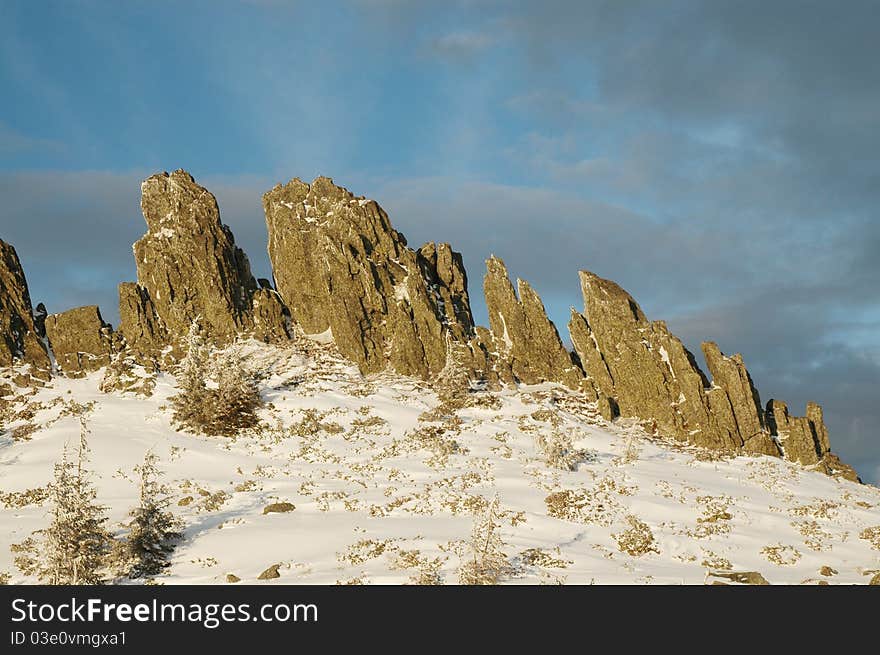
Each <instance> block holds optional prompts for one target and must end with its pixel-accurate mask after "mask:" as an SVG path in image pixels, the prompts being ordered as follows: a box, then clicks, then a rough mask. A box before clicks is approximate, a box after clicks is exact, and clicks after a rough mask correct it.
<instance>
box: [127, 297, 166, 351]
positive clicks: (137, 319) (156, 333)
mask: <svg viewBox="0 0 880 655" xmlns="http://www.w3.org/2000/svg"><path fill="white" fill-rule="evenodd" d="M119 332H120V334H122V336H123V337H124V338H125V342H126V344H127V346H128V348H129V349H130V350H131V351H132V352H133V353H134V354H136V355H139V356H141V357H144V356H149V355H153V354H156V353H158V352H159V351H161V350H162V348H163V347H164V345H165V344H166V343H167V341H168V335H167V334H166V332H165V329H164V327H163V326H162V324H161V323H160V322H159V317H158V315H157V314H156V307H155V306H154V305H153V301H152V300H151V299H150V293H149V292H148V291H147V290H146V289H144V288H143V287H141V286H138V285H137V284H135V283H134V282H123V283H122V284H120V285H119Z"/></svg>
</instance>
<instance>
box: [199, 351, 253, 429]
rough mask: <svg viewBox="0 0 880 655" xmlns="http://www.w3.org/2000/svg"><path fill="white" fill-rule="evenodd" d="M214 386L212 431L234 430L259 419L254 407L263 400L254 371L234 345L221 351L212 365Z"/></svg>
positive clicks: (250, 424)
mask: <svg viewBox="0 0 880 655" xmlns="http://www.w3.org/2000/svg"><path fill="white" fill-rule="evenodd" d="M215 377H216V380H217V389H216V390H214V392H215V396H216V402H215V411H214V416H213V417H212V421H211V428H212V431H214V432H215V433H216V434H223V433H225V432H229V431H231V432H233V433H237V432H239V431H240V430H244V429H247V428H252V427H254V426H255V425H257V424H258V423H259V418H258V417H257V410H258V409H259V408H260V406H261V405H262V404H263V401H262V398H261V397H260V390H259V388H258V387H257V383H256V380H255V379H254V375H253V374H252V373H251V372H250V371H248V370H247V368H245V365H244V362H243V361H242V358H241V355H240V354H239V353H238V352H236V351H235V350H234V349H229V350H227V351H225V352H224V353H223V354H222V355H221V356H220V358H219V359H218V360H217V364H216V367H215Z"/></svg>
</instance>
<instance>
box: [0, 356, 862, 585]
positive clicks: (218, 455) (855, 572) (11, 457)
mask: <svg viewBox="0 0 880 655" xmlns="http://www.w3.org/2000/svg"><path fill="white" fill-rule="evenodd" d="M236 347H238V348H241V349H242V351H243V353H244V354H245V355H246V356H247V359H248V362H249V364H250V366H251V367H253V368H254V369H255V370H258V371H261V372H262V373H263V379H262V380H261V383H260V387H261V391H262V394H263V397H264V399H265V400H266V402H267V405H266V407H265V408H264V409H263V410H261V417H262V418H263V419H264V422H265V425H264V426H263V427H262V428H260V429H257V430H254V431H252V432H249V433H247V434H245V435H243V436H239V437H237V438H234V439H231V438H229V439H227V438H209V437H199V436H194V435H191V434H186V433H181V432H177V431H176V430H175V429H174V428H173V427H172V425H171V422H170V410H169V409H167V408H166V407H165V405H166V404H167V399H168V398H169V396H171V395H173V394H174V393H176V389H175V386H174V385H175V381H174V378H173V377H172V376H170V375H168V374H160V375H159V376H158V377H157V380H156V388H155V393H154V395H153V396H151V397H149V398H144V397H140V396H136V395H133V394H124V395H123V394H118V393H116V394H107V393H102V392H100V391H98V384H99V382H100V380H101V373H96V374H92V375H90V376H88V377H86V378H83V379H78V380H71V379H65V378H60V377H59V378H54V379H53V380H52V381H51V382H50V383H48V385H47V386H46V387H45V388H41V389H39V390H37V392H36V394H35V395H33V396H27V395H26V394H25V393H24V390H23V389H18V390H17V393H18V395H17V396H16V399H15V403H16V404H15V410H16V411H15V412H14V413H13V415H14V417H15V418H14V420H12V421H8V422H7V423H6V424H5V430H6V431H5V432H4V433H3V434H2V437H0V575H3V574H7V575H8V576H9V580H10V582H12V583H27V582H34V580H30V579H27V578H25V577H24V576H22V575H21V574H20V573H19V572H18V570H17V569H16V567H15V565H14V562H13V559H14V554H13V553H11V552H10V550H9V546H10V545H11V544H13V543H18V542H21V541H22V540H24V539H25V538H26V537H27V536H28V535H30V533H31V532H32V531H34V530H36V529H39V528H42V527H45V525H46V524H47V517H46V511H47V509H48V507H47V506H45V505H43V504H41V502H40V492H39V489H40V488H41V487H42V486H44V485H45V484H46V483H47V482H48V481H49V479H50V476H51V472H52V465H53V463H54V462H55V461H56V460H58V459H60V457H61V452H62V448H63V446H64V444H65V442H68V441H70V442H73V443H75V442H76V439H77V438H78V434H79V432H78V423H77V421H76V418H75V417H72V416H64V415H63V412H64V408H65V404H66V403H69V402H70V401H71V400H75V401H76V402H78V403H92V402H93V403H94V405H93V407H92V409H91V411H90V414H89V422H88V424H89V428H90V430H91V435H90V439H89V443H90V446H91V451H92V461H91V469H92V470H93V471H94V472H95V475H96V478H95V481H96V484H97V487H98V490H99V500H100V501H101V502H102V503H104V504H106V505H107V506H108V507H109V508H110V517H111V522H112V523H113V524H114V527H115V525H116V524H117V523H119V522H120V521H121V520H123V518H124V517H125V515H126V513H127V512H128V510H129V509H130V508H131V507H132V506H133V505H134V504H135V503H136V499H137V487H136V485H135V484H134V481H133V480H134V476H133V467H134V466H135V465H137V464H139V463H140V462H141V461H142V459H143V456H144V453H145V452H146V451H147V450H148V449H153V450H154V452H155V453H156V454H157V455H158V456H159V458H160V466H161V467H162V468H163V469H164V471H165V480H164V481H165V483H166V484H168V485H169V486H170V487H171V488H172V490H173V496H174V499H175V503H176V504H175V505H174V506H173V510H174V512H175V514H176V515H178V516H179V517H180V518H181V519H183V521H184V522H185V525H186V527H185V537H184V539H183V540H182V542H181V543H180V544H179V546H178V547H177V549H176V550H175V552H174V554H173V556H172V564H171V566H170V567H169V569H168V570H167V572H166V573H163V574H162V575H160V576H158V577H157V579H156V581H157V582H160V583H165V584H175V583H199V584H217V583H222V584H226V583H227V575H229V574H232V575H234V576H236V577H237V578H239V579H241V580H242V581H243V582H247V583H253V582H256V581H257V578H258V576H260V574H261V573H262V572H264V571H265V570H266V569H268V568H270V567H271V566H272V565H275V564H278V565H280V566H279V567H278V573H279V574H280V577H278V578H276V579H274V580H269V581H266V582H265V584H284V583H307V584H308V583H316V584H334V583H337V582H340V583H349V582H354V583H358V582H363V583H406V582H412V581H416V580H419V579H420V580H422V581H424V580H426V579H432V580H438V581H441V582H444V583H456V582H457V581H458V576H457V571H458V568H459V565H460V564H461V562H462V561H464V560H465V559H466V558H467V557H468V554H469V551H468V549H467V541H468V539H469V537H470V533H471V528H472V526H473V523H474V516H475V514H477V515H479V513H480V512H481V511H482V510H483V509H484V508H485V507H486V504H487V502H488V501H489V500H490V499H491V498H493V497H494V496H495V495H496V494H497V497H498V500H499V505H500V510H501V523H502V527H501V538H502V540H503V542H504V550H505V553H506V555H507V556H508V559H509V561H510V564H511V570H510V573H509V574H508V575H507V576H505V578H504V579H503V582H504V583H511V584H517V583H530V584H535V583H541V582H545V583H566V584H589V583H593V582H595V583H598V584H602V583H616V584H621V583H623V584H627V583H658V584H681V583H684V584H703V583H705V582H706V581H707V580H708V581H711V580H713V579H716V578H715V577H714V574H716V573H719V572H721V573H723V572H725V571H756V572H759V573H760V574H761V575H762V576H763V577H764V578H765V579H766V580H768V581H769V582H771V583H773V584H777V583H788V584H799V583H804V582H808V583H815V582H818V581H820V580H821V581H827V582H828V583H830V584H835V583H847V584H865V583H867V582H868V581H869V580H870V579H871V578H872V577H873V576H874V575H875V574H876V573H877V572H878V571H880V490H878V489H877V488H875V487H872V486H868V485H859V484H856V483H852V482H848V481H846V480H842V479H835V478H832V477H829V476H827V475H824V474H822V473H819V472H815V471H810V470H807V469H805V468H803V467H801V466H799V465H797V464H792V463H790V462H786V461H784V460H782V459H780V458H774V457H767V456H761V457H735V458H734V457H729V458H728V457H724V456H722V455H720V454H718V453H717V452H716V453H712V452H708V451H704V450H700V449H697V448H694V447H690V446H682V445H680V444H677V443H675V442H672V441H662V440H658V439H656V438H650V437H649V436H648V435H647V434H646V433H645V431H644V430H643V429H642V428H641V427H640V426H639V425H638V424H637V423H636V422H635V421H632V420H622V419H619V420H617V421H616V422H614V423H613V424H609V423H607V422H606V421H605V420H604V419H602V418H601V417H600V416H599V415H598V413H597V411H596V408H595V406H594V405H593V404H591V403H587V402H585V401H584V400H583V397H582V396H581V395H579V394H576V393H573V392H571V391H568V390H566V389H565V388H564V387H561V386H559V385H553V384H542V385H536V386H529V387H520V388H519V389H512V388H508V389H505V390H503V391H500V392H484V391H481V392H477V393H474V394H471V398H470V399H469V400H468V402H467V403H465V404H464V405H463V406H462V407H460V408H457V409H455V410H454V411H452V410H450V409H449V408H446V409H445V410H444V409H441V410H438V405H440V403H439V400H438V398H437V396H436V395H435V394H434V392H433V391H431V390H430V388H429V387H428V386H427V385H426V384H425V383H422V382H419V381H416V380H413V379H411V378H405V377H400V376H394V375H389V374H383V375H380V376H373V377H370V378H364V377H362V376H361V375H360V373H359V372H358V371H357V369H356V368H355V367H354V366H352V365H350V364H347V363H345V362H344V361H343V360H341V359H340V358H339V357H338V356H336V355H335V354H333V348H332V347H330V346H321V345H318V344H311V345H308V346H304V345H303V344H302V343H299V344H298V345H296V346H291V347H285V348H279V347H271V346H265V345H262V344H258V343H256V342H247V343H244V344H239V345H238V346H236ZM6 381H8V380H0V383H2V382H6ZM7 399H9V398H7ZM552 438H560V439H563V440H565V439H570V441H571V445H572V446H573V447H574V448H576V449H579V450H583V451H584V453H583V455H584V456H583V458H582V459H583V461H582V462H581V463H580V464H578V465H577V467H576V470H573V471H568V470H561V469H559V468H554V467H553V466H551V465H550V464H548V458H547V456H546V455H545V454H544V452H543V451H542V449H541V447H540V446H539V445H538V442H539V441H540V440H541V439H545V440H546V439H552ZM29 489H30V490H36V491H32V492H31V493H30V494H27V490H29ZM33 501H36V502H33ZM278 503H290V504H292V505H293V506H294V507H295V509H293V510H292V511H282V512H270V513H264V510H265V509H266V508H267V507H268V506H270V505H272V504H278ZM832 571H834V573H832Z"/></svg>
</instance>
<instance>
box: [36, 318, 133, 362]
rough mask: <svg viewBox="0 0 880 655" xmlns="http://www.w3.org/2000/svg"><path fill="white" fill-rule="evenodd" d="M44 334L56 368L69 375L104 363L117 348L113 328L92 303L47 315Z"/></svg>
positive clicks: (108, 360)
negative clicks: (53, 356)
mask: <svg viewBox="0 0 880 655" xmlns="http://www.w3.org/2000/svg"><path fill="white" fill-rule="evenodd" d="M46 337H47V339H48V341H49V345H50V347H51V348H52V353H53V354H54V355H55V362H56V364H57V366H58V368H59V369H60V370H61V372H63V373H64V374H66V375H69V376H73V377H77V376H81V375H84V374H85V373H88V372H90V371H96V370H98V369H99V368H101V367H103V366H107V365H108V364H110V359H111V357H112V356H113V354H114V353H115V352H117V350H118V339H116V338H115V336H114V333H113V328H112V327H111V326H110V325H109V324H108V323H105V322H104V319H103V318H101V312H100V310H99V309H98V307H97V306H96V305H88V306H86V307H77V308H76V309H69V310H67V311H66V312H62V313H60V314H51V315H49V316H47V317H46Z"/></svg>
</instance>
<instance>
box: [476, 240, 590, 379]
mask: <svg viewBox="0 0 880 655" xmlns="http://www.w3.org/2000/svg"><path fill="white" fill-rule="evenodd" d="M517 290H518V291H519V297H517V293H516V292H515V291H514V289H513V285H512V284H511V283H510V278H509V277H508V275H507V268H506V267H505V266H504V262H503V261H501V260H500V259H498V258H497V257H491V258H490V259H489V260H488V261H487V262H486V277H485V278H484V280H483V291H484V293H485V295H486V308H487V309H488V311H489V326H490V328H491V330H492V342H493V344H494V352H495V353H496V356H497V358H498V359H499V360H501V361H502V362H503V363H504V364H505V365H506V367H509V369H510V371H511V373H512V374H513V377H514V378H515V379H516V380H517V381H520V382H523V383H525V384H537V383H539V382H546V381H550V382H559V383H561V384H564V385H566V386H568V387H570V388H572V389H579V388H580V386H581V382H582V380H583V377H584V374H583V371H582V370H581V369H580V367H579V366H578V365H577V363H576V362H574V361H573V360H572V356H571V353H569V352H568V350H566V348H565V346H564V345H563V344H562V340H561V339H560V338H559V333H558V332H557V331H556V326H554V325H553V323H552V322H551V321H550V319H548V318H547V312H546V311H545V310H544V303H542V302H541V298H540V297H539V296H538V294H537V293H536V292H535V290H534V289H532V287H531V286H530V285H529V283H528V282H525V281H524V280H517Z"/></svg>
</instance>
